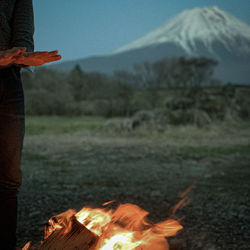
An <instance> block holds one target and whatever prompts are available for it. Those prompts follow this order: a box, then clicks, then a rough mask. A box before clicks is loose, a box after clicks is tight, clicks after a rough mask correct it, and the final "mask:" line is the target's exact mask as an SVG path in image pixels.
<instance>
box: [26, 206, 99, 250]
mask: <svg viewBox="0 0 250 250" xmlns="http://www.w3.org/2000/svg"><path fill="white" fill-rule="evenodd" d="M75 214H76V212H75V211H74V210H72V209H70V210H68V211H66V212H64V213H62V214H59V215H57V216H55V217H52V218H51V219H50V220H49V222H48V223H47V225H46V226H45V236H44V241H43V242H42V243H41V245H39V246H33V247H30V244H27V245H26V246H25V247H24V248H23V250H62V249H67V250H71V249H72V250H73V249H81V250H91V249H95V246H96V243H97V241H98V239H99V237H98V236H97V235H96V234H94V233H92V232H91V231H89V230H88V229H87V228H86V227H85V226H83V225H82V224H81V223H80V222H79V221H78V220H77V219H76V217H75Z"/></svg>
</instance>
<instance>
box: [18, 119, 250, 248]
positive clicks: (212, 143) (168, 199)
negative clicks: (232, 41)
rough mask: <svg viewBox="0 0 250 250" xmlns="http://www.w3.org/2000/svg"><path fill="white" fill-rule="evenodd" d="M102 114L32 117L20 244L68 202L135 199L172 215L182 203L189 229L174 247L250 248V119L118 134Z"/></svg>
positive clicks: (159, 215)
mask: <svg viewBox="0 0 250 250" xmlns="http://www.w3.org/2000/svg"><path fill="white" fill-rule="evenodd" d="M105 122H106V120H105V119H103V118H96V117H92V118H89V117H81V118H79V117H77V118H66V117H28V118H27V120H26V137H25V143H24V150H23V162H22V171H23V185H22V188H21V190H20V196H19V204H20V205H19V226H18V241H19V245H23V244H24V243H25V242H26V241H27V240H32V241H33V242H38V241H39V240H41V239H42V236H43V227H44V224H45V223H46V222H47V220H48V219H49V218H50V217H51V216H53V215H55V214H58V213H60V212H63V211H65V210H67V209H68V208H75V209H80V208H81V207H82V206H100V205H101V204H102V203H103V202H105V201H109V200H116V201H117V203H118V204H119V203H126V202H131V203H135V204H137V205H140V206H141V207H143V208H144V209H146V210H148V211H149V212H150V213H151V217H150V218H151V219H152V220H153V221H159V220H164V219H166V218H167V217H168V215H169V210H170V208H171V206H172V205H174V204H175V203H176V202H178V198H177V195H178V194H179V193H180V192H182V191H184V190H185V189H186V188H187V187H188V186H189V185H190V184H192V183H193V182H194V181H195V183H196V188H195V189H194V190H193V191H192V192H191V193H190V194H189V196H190V198H191V199H192V201H191V202H190V204H189V205H187V206H186V207H184V208H182V209H181V210H179V211H178V212H177V214H176V218H182V217H185V218H184V220H183V221H182V224H183V226H184V229H183V230H182V232H180V233H179V234H178V235H177V236H176V237H174V238H171V239H170V245H171V248H172V249H188V250H190V249H207V250H212V249H249V248H250V244H249V242H248V232H249V231H250V223H249V222H250V209H249V208H250V198H249V193H250V183H249V179H250V178H249V177H250V122H244V123H235V124H225V123H221V124H213V125H211V126H210V127H208V128H203V129H201V128H196V127H194V126H179V127H169V128H168V129H166V130H165V131H164V132H161V133H159V132H154V131H150V130H148V129H143V128H142V129H138V130H135V131H131V132H117V131H116V132H114V131H111V130H106V129H104V124H105Z"/></svg>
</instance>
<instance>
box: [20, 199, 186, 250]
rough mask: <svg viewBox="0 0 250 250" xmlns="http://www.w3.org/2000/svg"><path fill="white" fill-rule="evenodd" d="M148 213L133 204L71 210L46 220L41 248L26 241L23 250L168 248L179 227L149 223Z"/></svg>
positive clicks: (162, 249) (133, 249) (147, 249)
mask: <svg viewBox="0 0 250 250" xmlns="http://www.w3.org/2000/svg"><path fill="white" fill-rule="evenodd" d="M108 204H109V203H106V204H104V206H106V205H108ZM148 214H149V213H148V212H147V211H145V210H143V209H141V208H140V207H138V206H136V205H133V204H123V205H120V206H119V207H118V208H117V209H116V210H113V209H108V208H100V209H93V208H88V207H84V208H83V209H82V210H80V211H79V212H76V211H74V210H72V209H71V210H68V211H66V212H64V213H62V214H59V215H57V216H54V217H52V218H51V219H50V220H49V222H48V224H47V225H46V226H45V234H44V240H43V241H42V242H41V243H40V245H37V246H31V243H30V242H28V243H27V244H26V245H25V246H24V247H23V250H44V249H48V250H52V249H53V250H61V249H66V250H73V249H80V250H85V249H86V250H87V249H88V250H97V249H98V250H112V249H121V250H152V249H154V250H167V249H169V247H168V242H167V240H166V237H169V236H174V235H175V234H176V233H177V232H178V231H179V230H180V229H182V226H181V225H180V224H179V222H178V221H176V220H173V219H168V220H166V221H163V222H160V223H157V224H153V223H150V222H149V221H148V220H147V216H148Z"/></svg>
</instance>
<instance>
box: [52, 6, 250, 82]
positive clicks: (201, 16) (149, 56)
mask: <svg viewBox="0 0 250 250" xmlns="http://www.w3.org/2000/svg"><path fill="white" fill-rule="evenodd" d="M166 56H169V57H172V56H188V57H191V56H206V57H210V58H214V59H216V60H218V61H219V66H218V67H217V69H216V72H215V76H216V77H217V78H219V79H220V80H223V81H231V82H237V83H250V68H249V66H248V65H250V25H248V24H246V23H244V22H242V21H240V20H239V19H237V18H235V17H234V16H232V15H231V14H229V13H227V12H225V11H223V10H221V9H219V8H218V7H216V6H213V7H202V8H194V9H191V10H185V11H183V12H182V13H180V14H179V15H177V16H176V17H174V18H173V19H171V20H170V21H169V22H167V23H166V24H164V25H162V26H161V27H159V28H158V29H156V30H154V31H152V32H151V33H149V34H148V35H146V36H144V37H142V38H140V39H138V40H136V41H134V42H132V43H130V44H128V45H126V46H124V47H122V48H120V49H118V50H116V51H114V52H113V53H111V54H109V55H105V56H99V57H91V58H87V59H81V60H77V61H72V62H65V63H62V64H58V65H56V66H54V67H56V68H58V69H61V70H69V69H71V68H72V67H74V66H75V65H76V64H79V65H80V66H81V67H82V68H83V70H85V71H99V72H104V73H112V72H113V71H114V70H119V69H125V70H130V69H132V67H133V65H134V64H136V63H143V62H144V61H149V62H154V61H156V60H159V59H162V58H163V57H166Z"/></svg>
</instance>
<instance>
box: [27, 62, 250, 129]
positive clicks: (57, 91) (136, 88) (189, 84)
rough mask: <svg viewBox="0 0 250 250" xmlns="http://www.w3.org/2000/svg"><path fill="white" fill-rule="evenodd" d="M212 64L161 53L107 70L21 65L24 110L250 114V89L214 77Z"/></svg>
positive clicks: (177, 120)
mask: <svg viewBox="0 0 250 250" xmlns="http://www.w3.org/2000/svg"><path fill="white" fill-rule="evenodd" d="M216 65H217V62H216V61H214V60H212V59H208V58H190V59H186V58H171V59H170V58H166V59H163V60H161V61H158V62H155V63H144V64H141V65H135V66H134V67H133V71H132V72H127V71H117V72H114V74H113V75H112V76H107V75H104V74H99V73H86V72H84V71H83V70H81V68H80V67H79V66H76V67H75V68H74V69H73V70H72V71H71V72H69V73H62V72H56V71H52V70H50V69H45V68H41V69H38V70H36V71H35V73H30V72H27V71H24V72H23V82H24V89H25V98H26V113H27V114H28V115H66V116H104V117H137V120H138V119H139V118H138V117H140V119H139V120H141V119H144V120H145V119H146V120H159V122H163V123H164V122H165V123H169V124H186V123H195V124H197V125H203V124H207V123H210V122H211V121H213V120H225V119H233V120H235V119H236V120H237V119H249V117H250V108H249V107H250V100H249V98H248V97H249V94H250V89H249V88H248V87H237V86H233V85H232V84H230V83H228V84H226V85H225V84H222V83H221V82H219V81H218V80H216V79H214V78H213V72H214V68H215V67H216ZM139 120H138V121H139ZM138 121H137V122H138ZM139 122H141V121H139Z"/></svg>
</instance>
